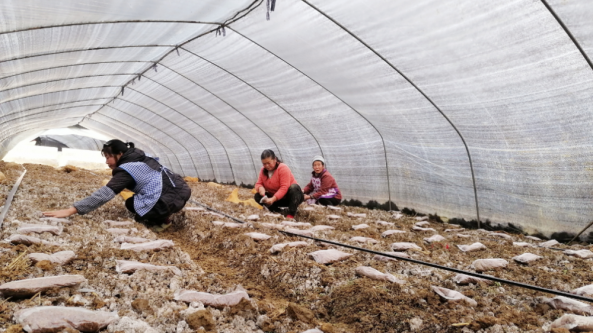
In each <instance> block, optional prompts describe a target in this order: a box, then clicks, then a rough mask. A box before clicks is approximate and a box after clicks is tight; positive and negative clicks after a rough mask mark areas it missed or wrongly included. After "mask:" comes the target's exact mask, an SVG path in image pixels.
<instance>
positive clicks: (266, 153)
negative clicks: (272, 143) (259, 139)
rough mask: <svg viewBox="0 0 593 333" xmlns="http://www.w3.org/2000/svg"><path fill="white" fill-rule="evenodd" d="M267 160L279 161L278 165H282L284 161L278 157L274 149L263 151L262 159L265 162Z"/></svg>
mask: <svg viewBox="0 0 593 333" xmlns="http://www.w3.org/2000/svg"><path fill="white" fill-rule="evenodd" d="M266 158H271V159H273V160H276V161H278V163H282V161H281V160H280V159H279V158H278V157H276V154H274V151H273V150H272V149H266V150H264V151H263V153H261V159H262V160H265V159H266Z"/></svg>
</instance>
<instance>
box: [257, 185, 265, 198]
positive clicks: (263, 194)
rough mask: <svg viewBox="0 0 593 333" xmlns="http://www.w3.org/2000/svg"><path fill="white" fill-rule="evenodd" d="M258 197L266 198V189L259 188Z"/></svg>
mask: <svg viewBox="0 0 593 333" xmlns="http://www.w3.org/2000/svg"><path fill="white" fill-rule="evenodd" d="M258 192H259V195H261V196H262V197H265V196H266V189H265V188H264V187H263V186H260V187H259V189H258Z"/></svg>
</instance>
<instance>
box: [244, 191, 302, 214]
mask: <svg viewBox="0 0 593 333" xmlns="http://www.w3.org/2000/svg"><path fill="white" fill-rule="evenodd" d="M266 196H267V197H268V198H271V197H272V196H273V195H271V194H270V193H268V192H266ZM253 198H254V199H255V201H256V202H257V203H259V204H261V203H260V202H259V201H260V200H261V199H262V198H263V197H262V196H261V194H259V193H256V194H255V196H254V197H253ZM304 200H305V196H304V195H303V191H302V190H301V187H300V186H299V184H292V185H290V187H289V188H288V192H286V194H285V195H284V197H282V199H280V200H278V201H276V202H274V203H273V204H271V205H270V206H268V209H269V210H270V211H272V212H281V210H280V207H288V215H292V216H295V215H296V212H297V208H299V205H300V204H301V203H302V202H303V201H304Z"/></svg>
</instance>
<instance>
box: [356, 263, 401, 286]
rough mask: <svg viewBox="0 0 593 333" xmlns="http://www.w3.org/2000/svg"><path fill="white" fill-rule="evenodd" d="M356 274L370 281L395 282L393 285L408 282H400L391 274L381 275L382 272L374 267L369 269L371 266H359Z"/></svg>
mask: <svg viewBox="0 0 593 333" xmlns="http://www.w3.org/2000/svg"><path fill="white" fill-rule="evenodd" d="M355 272H356V274H358V275H361V276H366V277H368V278H369V279H373V280H379V281H388V282H393V283H397V284H404V283H406V281H404V280H399V279H398V278H396V277H395V276H393V275H391V274H389V273H381V272H380V271H378V270H376V269H374V268H372V267H369V266H358V267H356V269H355Z"/></svg>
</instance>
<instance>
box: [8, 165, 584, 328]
mask: <svg viewBox="0 0 593 333" xmlns="http://www.w3.org/2000/svg"><path fill="white" fill-rule="evenodd" d="M24 167H25V168H27V170H28V172H27V175H26V176H25V177H24V179H23V183H22V184H21V187H20V188H19V191H18V192H17V195H16V197H15V200H14V202H13V204H12V206H11V209H10V212H9V214H8V216H7V218H6V220H5V224H4V226H3V228H2V230H1V232H0V239H7V238H8V237H9V236H10V235H12V234H14V233H15V231H16V229H17V228H18V226H19V224H20V223H40V222H39V220H38V218H39V217H41V212H42V211H44V210H50V209H58V208H66V207H68V206H69V205H71V203H72V202H74V201H76V200H80V199H82V198H84V197H85V196H87V195H89V194H91V193H92V192H93V191H94V190H96V189H98V188H99V187H100V186H101V182H102V181H103V180H105V179H108V178H109V177H110V175H109V174H108V173H105V172H97V171H88V170H82V169H76V170H57V169H54V168H52V167H48V166H42V165H33V164H25V165H24ZM21 170H22V166H20V165H16V164H11V163H4V162H0V171H2V172H4V173H5V175H6V176H7V180H6V181H4V182H2V183H0V193H1V194H0V195H1V196H3V197H5V196H6V193H8V191H10V189H11V188H12V184H13V183H14V181H15V180H16V178H18V176H19V175H20V172H21ZM190 185H191V187H192V190H193V194H192V200H194V201H196V202H199V203H203V204H205V205H208V206H210V207H213V208H215V209H217V210H220V211H223V212H225V213H227V214H230V215H232V216H235V217H238V218H242V219H245V218H246V217H247V216H249V215H252V214H258V215H259V217H260V219H259V220H257V221H254V222H252V223H250V225H249V227H248V228H224V227H220V226H214V225H213V224H212V221H225V222H232V221H231V220H230V219H227V218H220V217H216V216H213V215H210V214H204V213H203V212H200V211H190V210H184V211H182V212H181V213H178V214H176V215H175V216H174V226H173V227H172V228H170V229H168V230H166V231H165V232H163V233H160V234H155V233H153V232H152V231H150V230H148V229H146V228H145V227H144V226H143V225H141V224H138V223H136V224H135V225H134V226H133V227H134V228H136V229H137V231H133V235H132V236H137V237H144V238H149V239H170V240H173V241H174V243H175V247H174V248H172V249H166V250H163V251H159V252H149V253H136V252H133V251H129V250H120V249H119V244H118V243H114V242H113V239H114V236H113V235H112V234H110V233H109V232H107V231H106V226H105V224H104V223H103V221H104V220H122V221H123V220H131V216H130V215H129V213H128V212H127V211H126V209H125V207H124V206H123V199H122V198H120V197H119V196H118V197H117V198H115V199H114V200H112V201H111V202H109V203H108V204H106V205H105V206H103V207H101V208H100V209H98V210H97V211H95V212H92V213H90V214H87V215H84V216H78V215H76V216H74V217H72V218H71V220H72V221H73V223H72V224H70V225H66V226H65V228H64V232H63V233H62V235H60V236H53V235H49V234H48V233H45V234H42V235H40V236H39V235H33V236H36V237H40V238H42V239H45V240H48V241H53V242H57V243H61V244H62V245H61V246H46V245H32V246H29V247H27V246H24V245H12V244H10V243H9V242H7V241H4V242H1V243H0V267H2V272H1V273H0V285H1V284H3V283H6V282H10V281H16V280H20V279H25V278H34V277H43V276H53V275H61V274H81V275H84V276H85V277H86V279H87V280H88V282H86V283H84V284H83V285H81V286H80V288H66V289H59V290H51V291H49V292H47V293H45V294H41V295H36V296H34V297H33V298H30V299H2V298H0V331H3V330H7V332H20V331H21V328H20V327H19V326H18V325H16V323H15V322H14V319H13V314H14V312H15V311H17V310H19V309H23V308H28V307H33V306H38V305H40V304H41V305H66V306H79V307H85V308H88V309H97V310H100V311H112V312H117V313H118V314H119V316H120V317H121V318H122V320H121V321H120V323H118V324H112V325H110V326H109V327H108V328H107V331H109V332H121V331H124V332H145V331H147V327H150V328H152V329H153V330H154V332H195V331H201V332H204V331H206V329H209V330H210V331H218V332H303V331H305V330H307V329H312V328H315V327H317V328H319V329H321V330H322V331H323V332H336V333H337V332H405V331H410V332H411V331H416V332H545V331H549V326H550V323H551V322H552V321H553V320H555V319H557V318H559V317H560V316H562V315H563V314H565V313H568V312H567V311H564V310H556V309H552V308H551V307H550V306H549V305H547V304H545V298H546V297H553V295H549V294H544V293H540V292H535V291H530V290H526V289H522V288H518V287H512V286H508V285H500V284H498V283H496V284H493V285H487V284H483V283H482V284H477V285H474V284H470V285H467V286H459V285H457V284H456V283H455V282H454V281H453V280H452V277H453V276H454V275H455V274H454V273H451V272H447V271H444V270H439V269H434V268H430V267H426V266H421V265H418V264H414V263H409V262H405V261H388V262H384V261H377V260H373V259H372V258H373V256H374V255H373V254H368V253H363V252H357V251H354V250H350V249H344V248H339V247H336V246H327V245H324V244H321V243H319V244H317V243H314V242H313V241H310V240H308V241H307V242H308V243H309V245H308V246H306V247H300V248H285V249H284V250H283V251H282V252H280V253H279V254H271V253H270V251H269V250H270V248H271V247H272V245H274V244H278V243H284V242H288V241H300V240H303V239H300V238H296V237H287V236H285V235H284V234H282V233H280V232H278V231H276V230H272V229H266V228H264V227H263V226H262V225H261V224H260V222H268V223H280V222H282V221H283V220H284V219H283V218H282V217H271V216H264V213H265V211H262V210H258V209H256V208H253V207H248V206H244V205H240V204H234V203H231V202H226V201H225V199H226V198H227V197H228V196H229V194H230V193H231V191H232V190H233V189H235V188H236V187H234V186H227V185H224V186H220V187H214V186H210V185H208V184H206V183H190ZM251 196H252V194H251V193H250V190H248V189H243V188H241V189H239V198H241V199H248V198H250V197H251ZM0 199H3V198H0ZM188 206H197V205H196V204H195V203H188ZM305 207H306V205H304V204H303V205H302V206H301V209H300V211H299V214H298V215H297V218H296V220H297V221H299V222H310V223H311V224H313V225H330V226H333V227H335V228H336V229H335V230H330V231H323V232H316V234H315V235H316V237H319V238H324V239H329V240H333V241H337V242H342V243H347V244H351V245H357V246H361V247H366V248H369V249H373V250H377V251H391V249H390V244H391V243H394V242H413V243H415V244H417V245H419V246H421V247H422V248H423V250H422V251H408V254H409V255H410V256H411V257H412V258H414V259H419V260H423V261H428V262H432V263H435V264H439V265H445V266H448V267H454V268H458V269H463V270H470V271H473V270H472V268H471V267H470V266H471V264H472V262H473V261H474V260H476V259H481V258H503V259H506V260H507V261H509V265H508V266H507V267H506V268H505V269H501V270H497V271H489V272H487V273H488V274H491V275H493V276H496V277H500V278H504V279H509V280H513V281H518V282H523V283H527V284H533V285H538V286H541V287H545V288H550V289H558V290H561V291H570V290H572V289H574V288H578V287H582V286H585V285H588V284H591V283H593V272H592V271H591V260H592V259H587V260H584V259H579V258H575V257H571V256H567V255H565V254H563V252H561V251H554V250H550V249H544V248H524V247H517V246H513V243H512V242H513V241H515V242H528V243H532V244H536V243H538V242H537V241H534V240H530V239H526V238H525V237H524V236H522V235H511V236H512V240H507V239H503V238H499V237H494V236H491V235H489V234H488V233H486V232H483V231H478V230H465V231H464V232H462V233H463V234H466V235H470V237H469V238H460V237H457V236H456V234H457V232H445V229H458V228H459V227H458V226H455V225H449V224H443V223H438V222H430V224H429V225H427V226H424V227H429V228H434V229H436V231H437V232H432V231H421V232H416V231H412V230H411V228H412V227H413V226H414V224H415V223H416V222H418V221H417V220H416V219H415V217H413V216H405V217H403V218H400V219H394V218H393V216H392V213H390V212H386V211H379V210H368V209H365V208H354V207H341V208H342V210H340V211H333V210H329V209H327V208H321V207H317V208H315V210H313V211H305V210H304V209H303V208H305ZM349 212H350V213H365V214H366V217H365V218H356V217H349V216H347V213H349ZM328 214H336V215H340V216H341V218H340V219H338V220H337V221H335V222H334V221H331V220H329V219H328V218H327V215H328ZM378 220H382V221H387V222H393V223H395V226H394V227H393V226H391V227H386V226H381V225H379V224H377V223H376V221H378ZM361 223H366V224H368V225H369V226H370V227H369V228H366V229H362V230H353V229H352V226H353V225H357V224H361ZM301 229H305V228H301ZM388 229H399V230H404V231H406V233H403V234H394V235H391V236H388V237H386V238H383V237H381V233H382V232H383V231H385V230H388ZM253 231H256V232H261V233H265V234H268V235H270V236H272V238H270V239H268V240H265V241H255V240H253V239H252V238H250V237H248V236H245V235H244V234H245V233H246V232H253ZM434 234H439V235H442V236H444V237H445V238H446V240H445V241H442V242H438V243H432V244H428V243H427V242H425V241H424V238H427V237H430V236H432V235H434ZM354 236H364V237H370V238H373V239H375V240H377V241H378V243H377V244H357V243H352V242H350V241H349V240H350V238H352V237H354ZM474 242H481V243H482V244H484V245H485V246H486V247H487V249H486V250H483V251H477V252H471V253H464V252H461V251H460V250H459V249H458V248H457V246H456V245H462V244H472V243H474ZM556 247H563V248H566V246H564V245H558V246H556ZM329 248H335V249H338V250H341V251H344V252H348V253H352V254H354V255H353V256H351V257H349V258H348V259H347V260H345V261H341V262H337V263H334V264H331V265H322V264H318V263H316V262H315V261H314V260H312V259H311V257H310V256H309V255H308V253H310V252H313V251H317V250H320V249H329ZM571 248H572V249H583V248H587V247H585V246H584V245H575V246H572V247H571ZM62 250H72V251H75V252H76V254H77V258H76V259H75V260H74V261H73V262H71V263H70V264H67V265H65V266H62V267H60V266H55V265H51V264H49V265H48V264H47V263H44V264H37V265H32V264H31V263H30V262H29V261H28V260H26V254H29V253H34V252H41V253H48V254H51V253H54V252H57V251H62ZM525 252H529V253H533V254H537V255H540V256H543V259H540V260H539V261H537V262H535V263H534V264H531V265H523V264H519V263H516V262H515V261H513V260H512V259H511V258H512V257H514V256H517V255H520V254H522V253H525ZM23 254H25V255H24V256H23ZM19 256H20V259H19ZM121 259H127V260H136V261H140V262H146V263H152V264H156V265H173V266H176V267H178V268H180V269H181V270H182V271H183V275H182V276H181V277H178V276H175V275H174V274H173V273H171V272H159V273H149V272H146V271H139V272H136V273H134V274H131V275H127V274H118V273H117V272H116V271H115V266H116V263H115V260H121ZM358 266H371V267H373V268H375V269H377V270H379V271H381V272H389V273H391V274H393V275H394V276H396V277H397V278H399V279H403V280H405V281H406V283H405V284H403V285H399V284H396V283H392V282H385V281H375V280H371V279H369V278H366V277H360V276H357V275H356V273H355V268H356V267H358ZM238 286H240V288H244V289H245V290H246V291H247V292H248V294H249V296H250V298H251V301H250V302H241V303H239V305H237V306H234V307H230V308H229V307H227V308H224V309H214V308H211V307H206V310H207V311H209V312H210V314H211V315H212V318H213V320H214V325H205V324H202V325H200V324H196V323H195V322H194V321H195V318H196V316H192V313H195V312H196V311H198V310H201V309H203V306H202V304H186V303H184V302H179V301H175V300H174V299H173V298H174V294H175V291H176V290H178V289H189V290H196V291H203V292H209V293H215V294H223V293H227V292H230V291H233V290H235V289H236V288H237V287H238ZM431 286H439V287H445V288H449V289H453V290H457V291H459V292H461V293H463V294H464V295H465V296H468V297H470V298H471V299H473V300H475V301H477V303H478V305H477V306H475V307H471V306H468V305H466V304H465V303H450V302H446V301H444V300H443V299H441V298H440V297H439V296H438V295H437V294H436V293H434V292H433V291H432V290H431V288H430V287H431ZM77 295H78V296H77ZM123 318H127V319H126V320H123ZM204 325H205V326H204ZM199 326H203V327H204V328H199V329H198V327H199ZM213 327H214V328H213ZM205 328H206V329H205ZM196 329H198V330H196Z"/></svg>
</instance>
